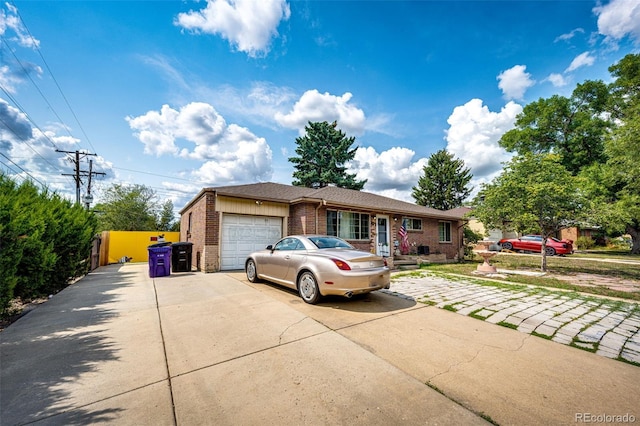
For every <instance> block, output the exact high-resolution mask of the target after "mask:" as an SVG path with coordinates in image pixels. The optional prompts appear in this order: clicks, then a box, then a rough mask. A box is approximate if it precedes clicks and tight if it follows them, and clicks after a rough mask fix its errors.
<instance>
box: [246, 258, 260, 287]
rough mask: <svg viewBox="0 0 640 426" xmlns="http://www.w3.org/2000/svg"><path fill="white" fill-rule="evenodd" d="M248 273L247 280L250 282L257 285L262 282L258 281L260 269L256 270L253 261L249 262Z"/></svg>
mask: <svg viewBox="0 0 640 426" xmlns="http://www.w3.org/2000/svg"><path fill="white" fill-rule="evenodd" d="M245 270H246V272H247V279H248V280H249V282H252V283H257V282H258V281H260V280H259V279H258V269H257V268H256V262H254V261H253V259H249V260H247V267H246V268H245Z"/></svg>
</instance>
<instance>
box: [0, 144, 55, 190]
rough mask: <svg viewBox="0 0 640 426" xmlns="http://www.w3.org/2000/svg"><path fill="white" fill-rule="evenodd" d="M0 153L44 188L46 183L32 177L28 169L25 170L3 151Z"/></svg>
mask: <svg viewBox="0 0 640 426" xmlns="http://www.w3.org/2000/svg"><path fill="white" fill-rule="evenodd" d="M0 155H2V156H3V157H4V158H6V159H7V160H9V161H10V162H11V164H13V165H14V166H16V167H17V168H19V169H20V170H22V171H23V172H24V173H25V174H26V175H27V176H29V177H30V178H31V179H33V180H35V181H36V182H38V183H39V184H40V186H42V188H46V187H47V185H45V184H44V183H42V182H40V181H39V180H38V179H36V178H35V177H33V175H31V173H29V172H28V171H26V170H25V169H23V168H22V167H20V165H19V164H17V163H15V162H14V161H13V160H12V159H11V158H9V157H7V156H6V155H4V154H3V153H1V152H0Z"/></svg>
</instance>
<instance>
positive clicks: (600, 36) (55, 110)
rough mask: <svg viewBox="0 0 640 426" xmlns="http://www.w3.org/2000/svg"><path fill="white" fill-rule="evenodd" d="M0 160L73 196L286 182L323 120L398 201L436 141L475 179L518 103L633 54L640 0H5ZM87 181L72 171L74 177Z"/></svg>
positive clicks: (181, 194) (187, 195)
mask: <svg viewBox="0 0 640 426" xmlns="http://www.w3.org/2000/svg"><path fill="white" fill-rule="evenodd" d="M0 36H1V37H2V39H1V44H0V60H1V62H0V170H3V171H4V172H5V173H8V174H10V175H17V178H18V179H22V178H25V177H29V178H31V179H35V180H36V181H37V182H40V183H43V184H45V185H47V186H48V187H49V188H50V189H52V190H55V191H57V192H59V193H61V194H64V195H65V196H69V197H71V198H74V197H75V190H74V182H73V179H72V178H70V177H69V176H64V174H68V173H72V170H73V165H72V163H71V162H70V161H69V160H68V159H67V158H66V156H65V155H63V154H61V153H59V152H56V149H58V150H64V151H75V150H81V151H84V152H89V153H95V154H97V155H96V156H86V157H84V158H83V162H82V169H83V170H88V167H89V165H88V161H89V159H92V160H93V170H94V171H98V172H103V173H105V176H104V177H98V176H96V177H94V179H93V180H92V194H93V195H94V197H95V199H96V201H100V196H101V193H102V192H103V191H104V189H105V188H107V187H108V186H110V185H111V184H113V183H140V184H144V185H147V186H149V187H151V188H153V189H154V190H155V191H156V192H157V194H158V196H159V198H160V199H162V200H164V199H171V200H172V201H173V202H174V205H175V207H176V209H180V208H182V207H183V206H184V205H185V203H186V202H187V201H188V200H190V199H191V198H192V197H193V196H194V195H195V194H196V193H197V192H198V191H199V190H200V189H201V188H203V187H209V186H220V185H233V184H244V183H252V182H259V181H272V182H279V183H285V184H290V183H291V181H292V173H293V168H292V165H291V163H289V162H288V158H289V157H290V156H293V155H295V153H294V150H295V148H296V144H295V139H296V137H298V136H300V135H302V134H303V133H304V126H305V124H307V122H309V121H325V120H326V121H329V122H333V121H334V120H335V121H337V122H338V127H340V128H341V129H342V130H343V131H344V132H345V133H347V135H349V136H355V137H356V145H357V147H358V150H357V153H356V157H355V159H354V161H353V162H352V163H351V164H350V165H349V167H350V169H349V170H350V171H351V173H356V174H357V176H358V178H360V179H368V182H367V184H366V186H365V190H366V191H370V192H374V193H378V194H382V195H387V196H391V197H394V198H399V199H403V200H406V201H412V198H411V195H410V194H411V187H412V186H414V185H416V183H417V180H418V178H419V177H420V176H421V175H422V168H423V166H424V165H425V164H426V162H427V159H428V158H429V156H430V155H431V154H433V153H434V152H436V151H438V150H440V149H443V148H446V149H448V150H449V151H450V152H451V153H453V154H454V155H455V156H456V157H457V158H460V159H462V160H464V161H465V164H466V165H467V167H470V168H471V171H472V173H473V175H474V179H473V181H472V183H473V185H474V186H475V188H476V189H478V188H479V185H480V184H481V183H483V182H488V181H490V180H491V179H492V178H493V177H495V176H496V175H497V174H498V173H499V172H500V170H501V168H502V164H501V163H502V162H504V161H507V160H508V159H509V158H510V156H509V154H507V153H506V152H504V150H502V149H501V148H500V147H499V146H498V144H497V142H498V140H499V139H500V137H501V135H502V134H504V132H506V131H507V130H509V129H511V128H513V123H514V120H515V117H516V115H517V114H518V113H520V112H521V111H522V107H523V106H524V105H526V104H527V103H529V102H532V101H535V100H537V99H539V98H540V97H549V96H552V95H554V94H560V95H565V96H568V95H570V93H571V92H572V90H573V89H574V88H575V85H576V84H577V83H581V82H583V81H584V80H587V79H602V80H604V81H609V80H610V75H609V73H608V71H607V69H608V67H609V66H610V65H612V64H614V63H615V62H617V61H618V60H620V59H621V58H622V57H624V56H625V55H626V54H628V53H638V52H639V51H640V2H638V1H637V0H608V1H602V2H600V1H597V2H596V1H578V0H576V1H462V2H458V1H284V0H271V1H267V0H236V1H231V0H210V1H208V2H205V1H200V2H191V1H136V2H129V1H16V2H10V3H3V4H2V7H1V9H0ZM84 184H85V187H83V189H82V193H83V194H84V193H85V191H86V179H84Z"/></svg>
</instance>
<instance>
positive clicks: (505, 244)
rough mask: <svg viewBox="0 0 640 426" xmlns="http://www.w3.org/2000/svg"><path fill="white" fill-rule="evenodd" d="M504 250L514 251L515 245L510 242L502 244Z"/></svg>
mask: <svg viewBox="0 0 640 426" xmlns="http://www.w3.org/2000/svg"><path fill="white" fill-rule="evenodd" d="M502 248H503V249H504V250H513V244H511V243H508V242H507V243H502Z"/></svg>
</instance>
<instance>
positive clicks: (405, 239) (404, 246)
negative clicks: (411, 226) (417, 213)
mask: <svg viewBox="0 0 640 426" xmlns="http://www.w3.org/2000/svg"><path fill="white" fill-rule="evenodd" d="M398 235H400V253H402V254H408V253H409V236H408V235H407V219H403V220H402V225H400V230H398Z"/></svg>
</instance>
